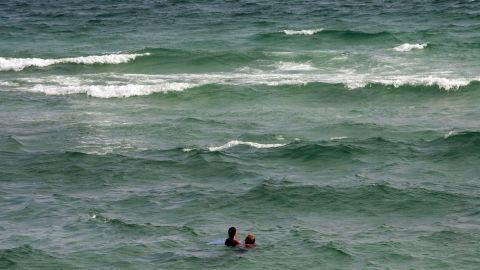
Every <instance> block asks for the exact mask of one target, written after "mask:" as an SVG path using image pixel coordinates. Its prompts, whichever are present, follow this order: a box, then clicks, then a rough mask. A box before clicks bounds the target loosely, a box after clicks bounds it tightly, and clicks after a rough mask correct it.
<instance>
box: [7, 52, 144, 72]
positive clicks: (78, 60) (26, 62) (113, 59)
mask: <svg viewBox="0 0 480 270" xmlns="http://www.w3.org/2000/svg"><path fill="white" fill-rule="evenodd" d="M146 55H150V53H133V54H106V55H90V56H79V57H67V58H58V59H43V58H6V57H0V71H10V70H13V71H21V70H23V69H25V68H27V67H32V66H34V67H47V66H51V65H56V64H84V65H93V64H123V63H127V62H130V61H132V60H134V59H135V58H137V57H139V56H146Z"/></svg>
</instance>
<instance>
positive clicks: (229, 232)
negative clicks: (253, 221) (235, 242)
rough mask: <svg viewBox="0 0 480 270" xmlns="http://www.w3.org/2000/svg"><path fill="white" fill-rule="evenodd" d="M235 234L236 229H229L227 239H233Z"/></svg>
mask: <svg viewBox="0 0 480 270" xmlns="http://www.w3.org/2000/svg"><path fill="white" fill-rule="evenodd" d="M236 233H237V228H235V227H230V228H229V229H228V237H229V238H233V237H235V234H236Z"/></svg>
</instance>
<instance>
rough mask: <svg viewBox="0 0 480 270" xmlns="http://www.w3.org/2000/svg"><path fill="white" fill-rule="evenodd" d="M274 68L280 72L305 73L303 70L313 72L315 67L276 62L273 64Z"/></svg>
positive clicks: (306, 64)
mask: <svg viewBox="0 0 480 270" xmlns="http://www.w3.org/2000/svg"><path fill="white" fill-rule="evenodd" d="M274 67H275V68H276V69H277V70H280V71H295V70H299V71H305V70H314V69H315V67H313V65H312V64H311V63H308V62H304V63H297V62H283V61H280V62H277V63H275V64H274Z"/></svg>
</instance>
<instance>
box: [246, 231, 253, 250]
mask: <svg viewBox="0 0 480 270" xmlns="http://www.w3.org/2000/svg"><path fill="white" fill-rule="evenodd" d="M245 247H246V248H253V247H255V235H253V234H249V235H247V237H245Z"/></svg>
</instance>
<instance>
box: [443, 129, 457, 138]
mask: <svg viewBox="0 0 480 270" xmlns="http://www.w3.org/2000/svg"><path fill="white" fill-rule="evenodd" d="M457 134H458V132H457V131H455V130H450V131H449V132H448V133H447V134H445V136H443V137H444V138H445V139H446V138H448V137H451V136H455V135H457Z"/></svg>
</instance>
